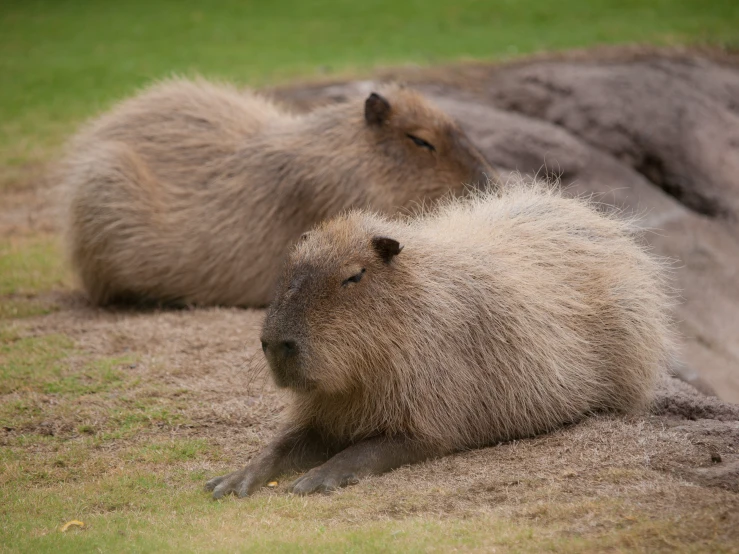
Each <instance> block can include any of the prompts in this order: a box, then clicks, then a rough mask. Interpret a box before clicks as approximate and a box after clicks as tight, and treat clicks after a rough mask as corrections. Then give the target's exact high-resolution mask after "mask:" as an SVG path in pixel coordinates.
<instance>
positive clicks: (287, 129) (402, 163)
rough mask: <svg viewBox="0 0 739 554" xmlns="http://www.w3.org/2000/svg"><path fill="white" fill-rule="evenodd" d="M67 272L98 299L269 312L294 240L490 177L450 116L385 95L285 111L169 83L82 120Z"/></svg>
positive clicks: (216, 89)
mask: <svg viewBox="0 0 739 554" xmlns="http://www.w3.org/2000/svg"><path fill="white" fill-rule="evenodd" d="M62 167H63V174H62V180H63V182H64V183H65V184H66V186H67V190H68V191H69V197H70V207H69V221H68V225H69V228H68V231H69V232H68V237H69V244H70V247H71V259H72V264H73V266H74V267H75V269H76V271H77V272H78V273H79V276H80V277H81V281H82V283H83V285H84V288H85V289H86V290H87V292H88V293H89V296H90V297H91V299H92V301H93V302H95V303H98V304H106V303H110V302H116V301H121V300H125V301H131V300H134V301H135V300H148V301H156V302H175V303H183V304H201V305H208V304H221V305H236V306H262V305H266V304H268V302H269V300H270V298H271V293H272V290H273V287H274V283H275V281H276V280H277V277H278V275H279V270H280V267H281V263H282V260H283V258H284V254H285V253H286V252H287V250H288V248H289V246H290V245H291V244H292V243H293V242H295V240H296V239H297V238H298V237H299V236H300V234H301V233H302V232H303V231H305V230H307V229H309V228H310V227H311V226H313V225H314V224H315V223H317V222H319V221H321V220H323V219H324V218H327V217H330V216H333V215H335V214H337V213H339V212H341V211H342V210H345V209H347V208H350V207H367V208H371V209H373V210H377V211H380V212H383V213H393V212H395V211H397V210H401V209H404V208H408V207H412V206H413V205H414V204H417V203H422V202H424V201H425V200H434V199H437V198H439V197H440V196H442V195H444V194H446V193H448V192H451V193H459V192H461V191H463V190H464V188H465V187H466V186H468V185H473V186H474V185H475V184H478V183H481V182H484V181H486V180H487V179H488V178H492V169H491V168H490V166H489V165H488V164H487V162H486V161H485V159H484V158H483V157H482V155H481V154H480V153H479V152H478V151H477V150H476V148H475V147H474V146H473V145H472V143H471V142H470V141H469V139H468V138H467V136H466V135H465V133H464V132H463V131H462V130H461V129H460V128H459V127H458V126H457V125H456V124H455V123H454V121H453V120H452V119H451V118H450V117H448V116H447V115H445V114H444V113H443V112H441V111H440V110H439V109H437V108H435V107H434V106H432V105H431V104H430V103H429V102H428V101H427V100H425V99H424V98H423V97H422V96H421V95H419V94H418V93H416V92H413V91H412V90H409V89H407V88H404V87H401V86H397V85H387V86H385V87H384V88H381V89H379V90H378V92H377V93H372V94H371V95H369V96H368V97H367V98H356V99H354V100H353V101H351V102H347V103H344V104H337V105H332V106H329V107H324V108H322V109H318V110H315V111H314V112H312V113H309V114H307V115H302V116H297V115H291V114H289V113H287V112H285V111H283V110H281V109H280V108H279V107H278V106H277V105H275V104H273V103H271V102H270V101H268V100H266V99H264V98H261V97H259V96H257V95H255V94H252V93H244V92H239V91H237V90H236V89H235V88H233V87H230V86H225V85H216V84H213V83H209V82H206V81H203V80H199V81H187V80H172V81H168V82H164V83H160V84H157V85H155V86H153V87H152V88H150V89H148V90H146V91H144V92H143V93H142V94H140V95H139V96H136V97H134V98H132V99H129V100H126V101H124V102H123V103H121V104H120V105H119V106H117V107H116V108H114V109H113V110H112V111H111V112H110V113H108V114H106V115H104V116H102V117H101V118H100V119H98V120H97V121H94V122H93V123H92V124H90V125H88V126H87V128H85V129H83V130H82V132H81V133H80V134H79V135H78V136H77V137H76V139H75V140H73V142H72V143H71V147H70V148H69V155H68V157H67V159H66V160H65V163H63V164H62Z"/></svg>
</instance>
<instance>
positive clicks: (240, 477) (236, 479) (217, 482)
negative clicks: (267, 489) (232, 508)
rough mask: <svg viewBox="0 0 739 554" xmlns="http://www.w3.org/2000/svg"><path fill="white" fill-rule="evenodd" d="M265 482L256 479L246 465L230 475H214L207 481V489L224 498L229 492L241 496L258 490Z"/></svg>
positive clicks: (215, 495) (217, 496)
mask: <svg viewBox="0 0 739 554" xmlns="http://www.w3.org/2000/svg"><path fill="white" fill-rule="evenodd" d="M263 484H264V483H262V482H261V480H259V479H256V478H255V475H254V472H252V471H250V468H248V467H245V468H244V469H240V470H239V471H234V472H233V473H229V474H228V475H222V476H220V477H214V478H213V479H211V480H210V481H208V482H207V483H205V490H207V491H213V498H216V499H217V498H222V497H223V496H225V495H227V494H235V495H236V496H238V497H239V498H243V497H244V496H249V495H250V494H253V493H254V492H256V491H257V489H259V488H260V487H261V486H262V485H263Z"/></svg>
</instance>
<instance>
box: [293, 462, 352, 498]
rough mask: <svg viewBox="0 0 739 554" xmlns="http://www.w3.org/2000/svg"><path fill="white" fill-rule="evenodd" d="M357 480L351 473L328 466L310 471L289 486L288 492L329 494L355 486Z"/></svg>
mask: <svg viewBox="0 0 739 554" xmlns="http://www.w3.org/2000/svg"><path fill="white" fill-rule="evenodd" d="M357 483H359V478H358V477H357V476H356V474H355V473H353V472H351V471H344V470H342V469H341V468H336V467H335V468H332V467H330V466H329V465H328V464H324V465H322V466H320V467H316V468H313V469H311V470H310V471H309V472H308V473H306V474H305V475H303V476H302V477H299V478H298V479H296V480H295V481H294V482H293V484H292V485H290V492H292V493H295V494H312V493H315V492H322V493H329V492H331V491H335V490H337V489H338V488H340V487H346V486H348V485H356V484H357Z"/></svg>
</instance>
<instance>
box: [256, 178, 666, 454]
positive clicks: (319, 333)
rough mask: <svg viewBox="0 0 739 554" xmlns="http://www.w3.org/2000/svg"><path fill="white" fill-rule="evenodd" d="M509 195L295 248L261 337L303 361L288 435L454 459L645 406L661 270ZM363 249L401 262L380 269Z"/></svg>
mask: <svg viewBox="0 0 739 554" xmlns="http://www.w3.org/2000/svg"><path fill="white" fill-rule="evenodd" d="M507 186H508V187H510V188H509V189H508V190H507V191H506V192H505V193H504V194H503V197H502V198H495V197H493V196H492V195H488V196H484V195H483V196H478V197H476V198H473V199H471V200H466V201H461V202H459V201H457V202H451V203H448V204H446V205H445V206H443V207H441V208H440V209H439V210H437V211H434V212H432V213H430V214H427V215H423V216H421V217H418V218H414V219H409V220H407V221H400V222H393V221H390V220H388V219H385V218H383V217H381V216H378V215H372V214H369V213H363V212H352V213H350V214H348V215H345V216H341V217H338V218H336V219H334V220H332V221H330V222H327V223H323V224H321V225H320V226H319V227H318V230H317V231H315V232H312V233H310V234H309V235H308V236H307V238H306V239H305V241H304V242H302V243H301V244H298V245H297V247H296V248H295V251H294V252H293V253H292V255H291V257H290V260H289V263H288V266H287V270H286V274H285V277H284V279H283V281H282V285H281V286H282V288H281V289H279V292H278V296H277V298H276V300H275V303H274V304H273V306H272V308H271V310H270V312H269V315H268V317H267V320H266V323H265V333H266V334H267V335H268V336H272V334H276V335H290V336H291V337H292V340H295V341H296V342H297V344H298V345H299V347H300V348H301V350H300V355H301V356H303V357H302V359H301V366H300V372H301V375H302V377H303V378H304V379H306V382H310V383H311V387H310V390H300V388H299V387H298V389H297V390H296V394H295V408H294V414H293V416H292V417H293V418H294V421H297V422H299V423H300V424H304V423H306V422H310V423H311V424H313V425H316V426H318V427H319V428H321V429H324V430H325V432H326V433H327V434H329V435H332V436H336V437H342V438H344V439H345V440H349V441H356V440H359V439H361V438H364V437H368V436H373V435H376V434H378V433H382V434H388V435H391V436H392V435H398V434H404V435H410V436H413V437H415V438H416V439H417V440H419V441H422V442H425V443H431V444H435V445H439V446H441V447H442V448H443V449H444V450H455V449H459V448H470V447H475V446H481V445H485V444H490V443H492V442H495V441H498V440H503V439H512V438H516V437H522V436H528V435H532V434H535V433H540V432H542V431H547V430H550V429H552V428H554V427H556V426H558V425H561V424H562V423H565V422H568V421H573V420H576V419H577V418H579V417H580V416H582V415H583V414H586V413H588V412H590V411H593V410H601V409H605V410H615V411H618V412H631V411H634V410H639V409H642V408H643V407H644V406H645V405H646V404H647V403H648V402H649V400H650V395H651V394H652V392H653V389H654V385H655V383H656V381H657V378H658V376H659V375H660V374H661V373H662V372H663V370H664V368H665V367H666V363H667V361H668V358H669V356H670V352H671V351H672V343H671V330H670V329H671V328H670V324H669V319H668V305H669V303H670V297H669V295H668V293H667V288H666V283H665V273H664V268H663V264H662V263H660V262H659V261H658V260H657V259H655V258H654V257H653V256H651V255H650V254H649V253H648V252H647V251H646V250H645V249H644V248H643V247H642V246H640V245H639V244H638V243H637V242H636V241H635V240H634V234H635V232H636V231H635V228H633V227H632V225H631V224H630V223H629V222H628V221H626V220H624V219H620V218H618V217H616V216H614V215H608V214H605V213H603V212H600V211H597V210H596V209H594V207H593V206H590V205H588V203H587V202H585V201H583V200H577V199H566V198H564V197H562V196H560V194H559V193H558V192H555V191H554V190H552V189H549V188H546V189H545V188H537V187H533V186H527V185H524V184H513V185H507ZM374 236H387V237H392V238H394V239H396V240H397V241H399V243H400V244H402V245H404V249H403V250H402V252H401V253H400V254H399V255H397V256H396V257H394V258H393V259H392V261H391V262H390V263H389V264H385V263H383V262H382V261H381V260H380V259H378V258H377V256H376V254H375V252H374V251H373V249H372V246H371V244H370V241H371V239H372V237H374ZM358 268H365V269H366V272H365V274H364V276H363V277H362V279H361V281H360V282H358V283H350V284H348V285H346V286H341V283H342V281H343V280H344V279H346V278H347V277H348V276H349V275H352V274H354V273H356V272H357V271H358ZM295 283H298V285H297V287H298V288H294V289H292V290H291V289H290V288H289V287H291V286H292V287H296V285H295Z"/></svg>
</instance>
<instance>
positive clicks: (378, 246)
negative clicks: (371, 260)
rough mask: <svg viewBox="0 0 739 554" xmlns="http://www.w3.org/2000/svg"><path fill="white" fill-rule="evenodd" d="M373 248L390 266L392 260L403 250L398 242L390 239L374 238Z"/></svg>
mask: <svg viewBox="0 0 739 554" xmlns="http://www.w3.org/2000/svg"><path fill="white" fill-rule="evenodd" d="M372 248H374V249H375V252H377V255H378V256H380V259H382V261H383V262H385V263H386V264H389V263H390V260H392V259H393V257H394V256H397V255H398V254H400V251H401V250H403V247H402V246H401V245H400V243H399V242H398V241H397V240H395V239H391V238H388V237H373V238H372Z"/></svg>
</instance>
